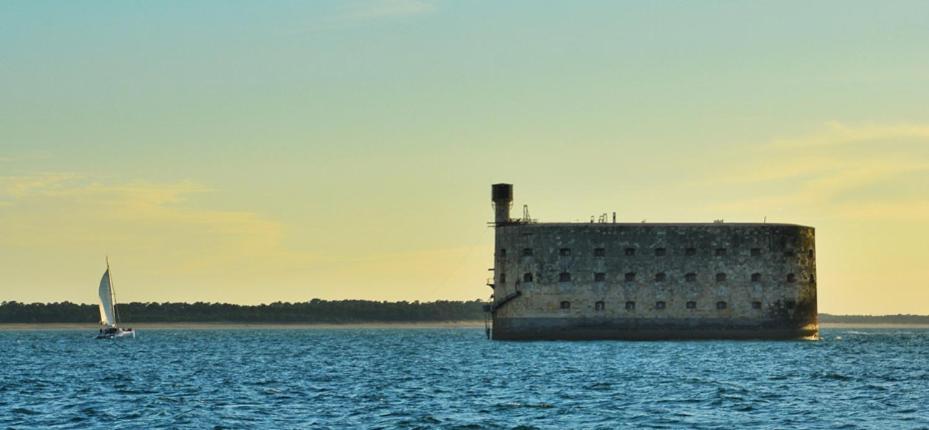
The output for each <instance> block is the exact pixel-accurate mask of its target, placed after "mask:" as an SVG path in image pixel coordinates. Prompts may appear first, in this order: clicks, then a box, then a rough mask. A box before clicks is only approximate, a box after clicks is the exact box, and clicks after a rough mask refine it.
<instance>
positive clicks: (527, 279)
mask: <svg viewBox="0 0 929 430" xmlns="http://www.w3.org/2000/svg"><path fill="white" fill-rule="evenodd" d="M523 282H532V273H524V274H523Z"/></svg>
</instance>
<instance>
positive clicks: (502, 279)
mask: <svg viewBox="0 0 929 430" xmlns="http://www.w3.org/2000/svg"><path fill="white" fill-rule="evenodd" d="M500 284H506V273H501V274H500Z"/></svg>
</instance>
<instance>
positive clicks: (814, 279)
mask: <svg viewBox="0 0 929 430" xmlns="http://www.w3.org/2000/svg"><path fill="white" fill-rule="evenodd" d="M814 282H816V277H815V276H813V275H810V283H814Z"/></svg>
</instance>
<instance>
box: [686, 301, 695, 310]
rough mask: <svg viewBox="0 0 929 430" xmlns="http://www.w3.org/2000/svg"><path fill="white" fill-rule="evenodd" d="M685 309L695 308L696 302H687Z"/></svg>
mask: <svg viewBox="0 0 929 430" xmlns="http://www.w3.org/2000/svg"><path fill="white" fill-rule="evenodd" d="M687 309H697V302H687Z"/></svg>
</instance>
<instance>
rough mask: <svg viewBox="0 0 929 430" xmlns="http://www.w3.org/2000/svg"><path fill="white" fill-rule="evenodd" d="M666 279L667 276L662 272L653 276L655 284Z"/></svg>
mask: <svg viewBox="0 0 929 430" xmlns="http://www.w3.org/2000/svg"><path fill="white" fill-rule="evenodd" d="M667 279H668V275H667V274H666V273H664V272H661V273H656V274H655V282H664V281H666V280H667Z"/></svg>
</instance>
